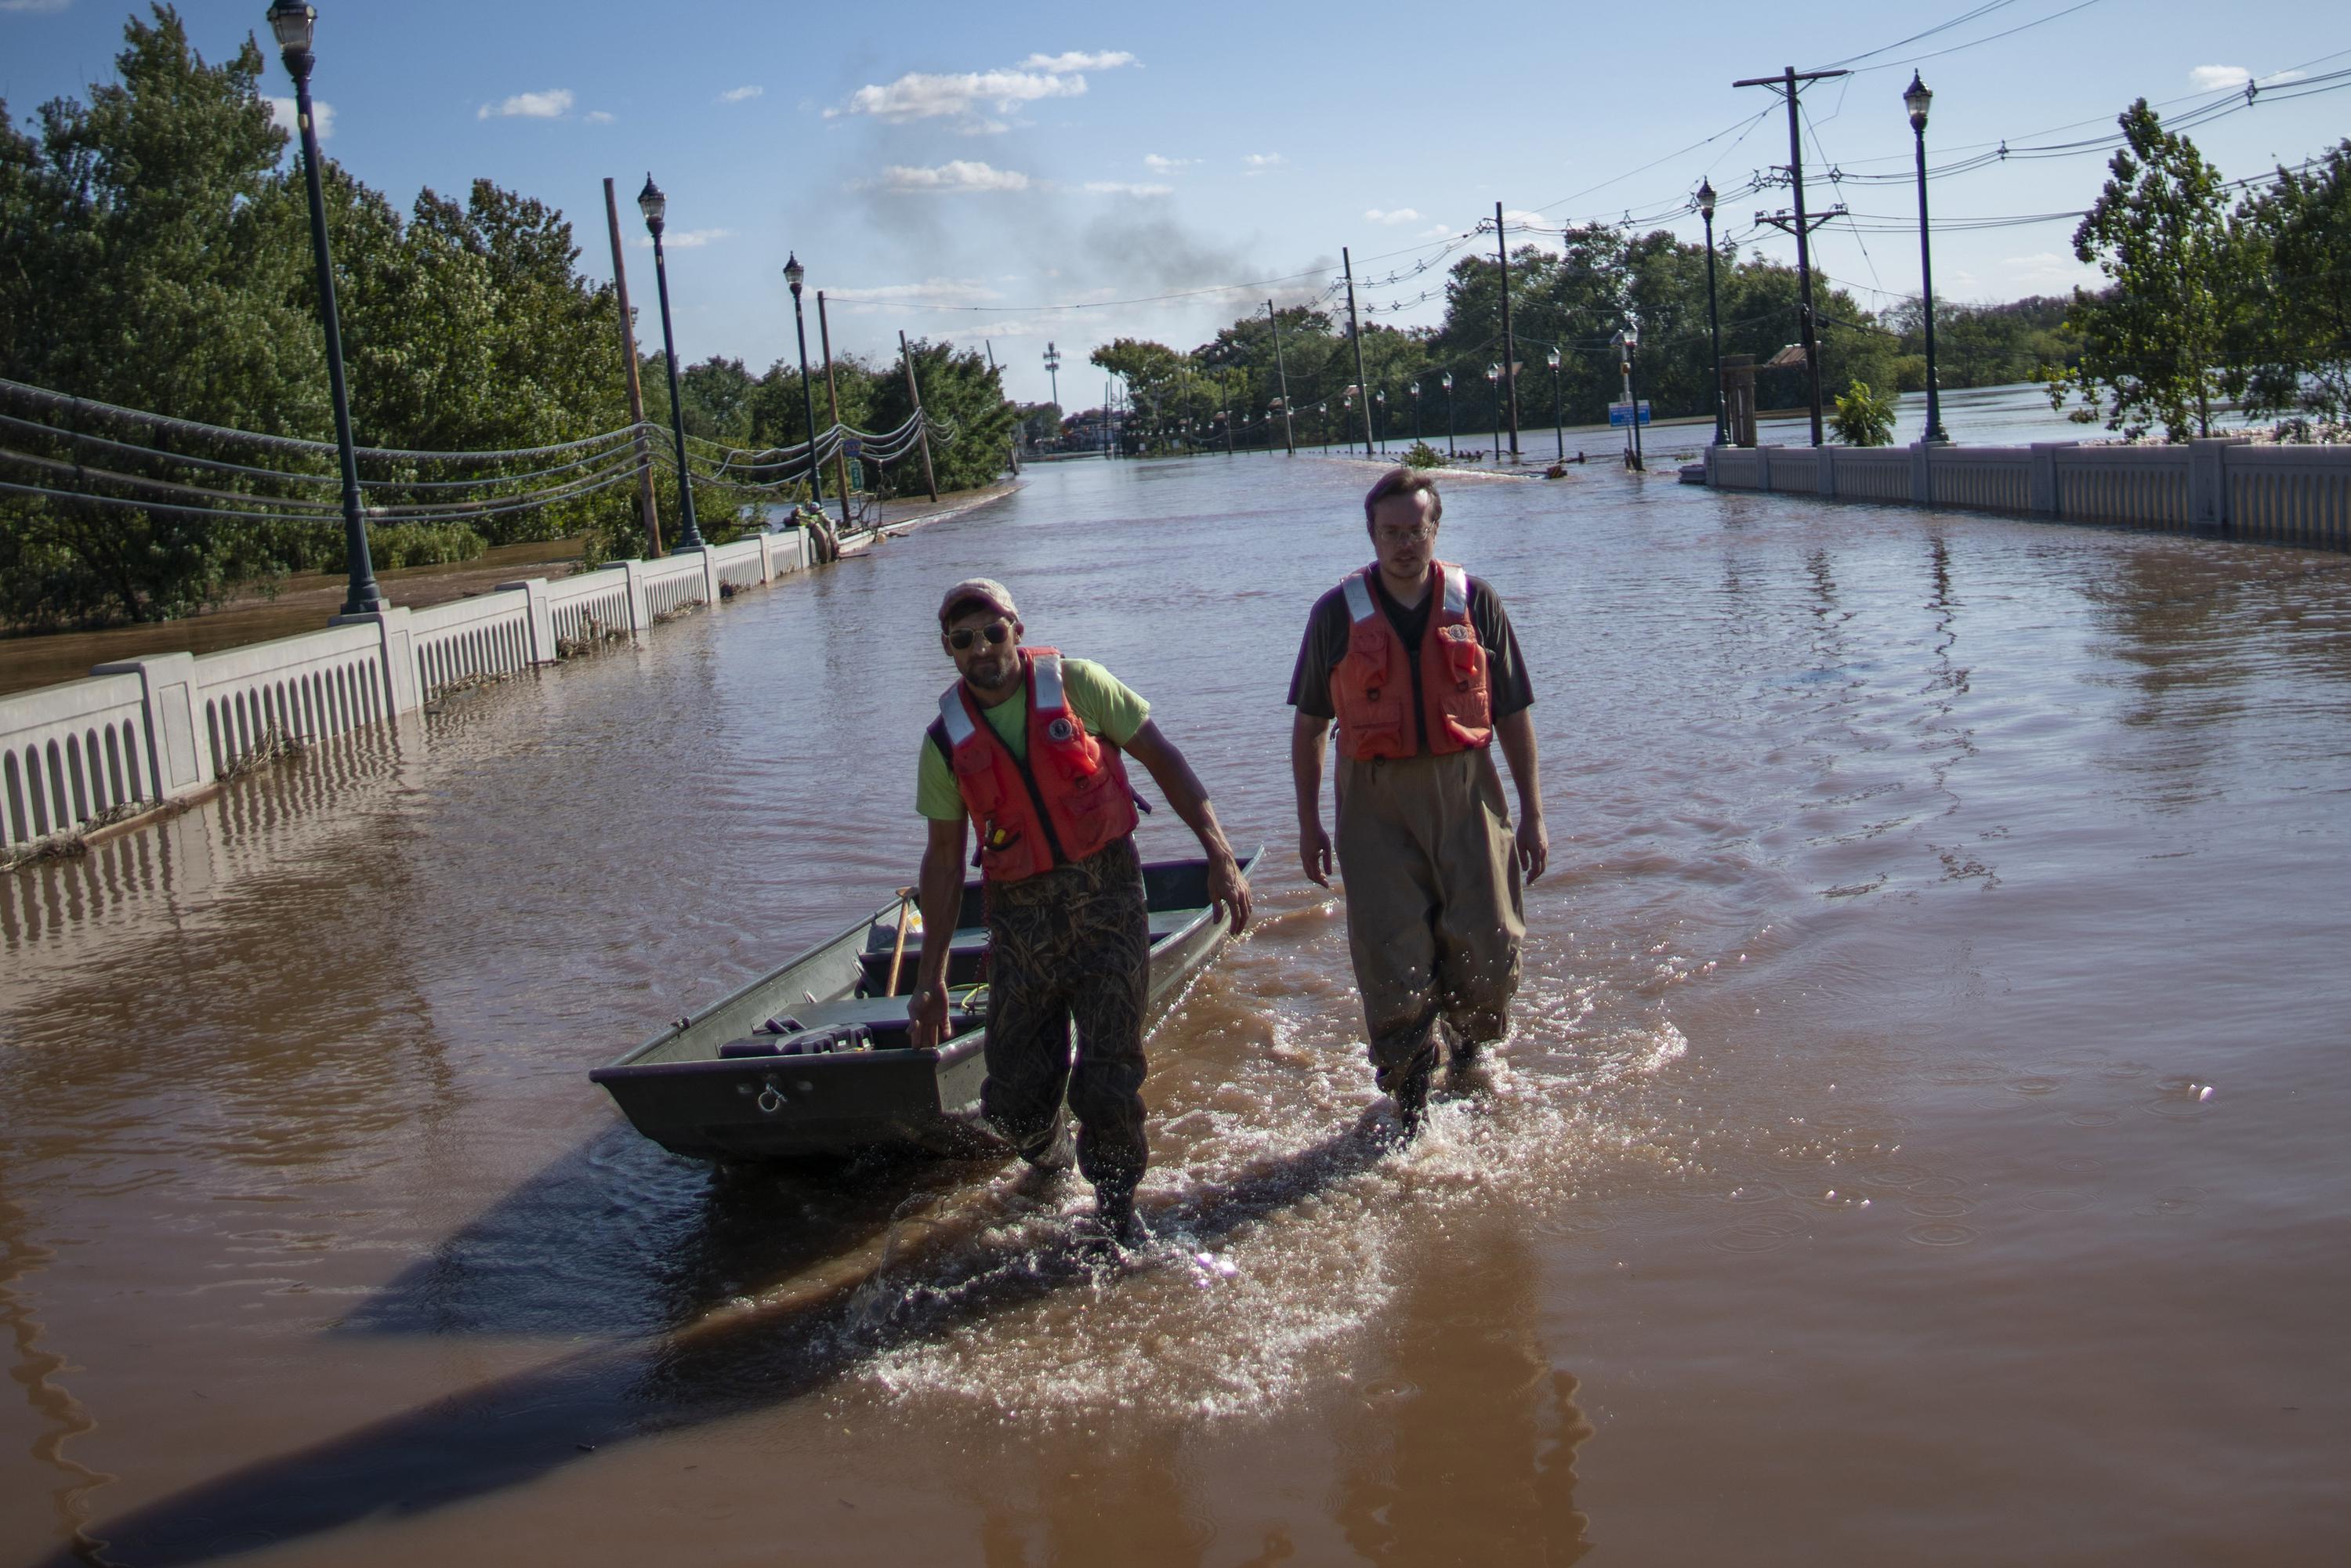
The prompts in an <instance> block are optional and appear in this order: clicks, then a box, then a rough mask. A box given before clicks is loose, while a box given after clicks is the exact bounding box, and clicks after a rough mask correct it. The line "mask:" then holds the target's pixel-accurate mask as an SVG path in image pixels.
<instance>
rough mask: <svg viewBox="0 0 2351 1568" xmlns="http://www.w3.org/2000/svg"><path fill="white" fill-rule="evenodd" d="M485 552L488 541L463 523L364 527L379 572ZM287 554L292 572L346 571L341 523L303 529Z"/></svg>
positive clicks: (347, 556) (346, 552) (346, 553)
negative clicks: (290, 558)
mask: <svg viewBox="0 0 2351 1568" xmlns="http://www.w3.org/2000/svg"><path fill="white" fill-rule="evenodd" d="M489 548H490V547H489V543H488V541H487V540H486V539H484V538H482V536H481V535H479V534H477V533H475V531H474V530H473V529H472V528H468V527H467V526H466V525H465V524H464V523H375V524H371V525H370V526H369V528H368V559H369V560H370V561H371V563H373V565H374V567H375V569H376V570H378V571H395V570H399V569H400V568H402V567H403V566H444V565H447V564H448V563H450V562H452V561H460V560H473V559H475V558H477V557H479V556H481V555H483V554H485V553H486V552H487V551H488V549H489ZM286 553H287V555H288V556H289V557H293V558H296V559H293V560H292V561H291V562H290V564H291V565H292V566H293V568H294V570H297V571H304V570H308V571H324V572H340V571H348V570H350V551H349V550H348V549H345V548H344V543H343V525H342V524H340V523H312V524H309V525H308V526H306V527H305V528H304V530H303V537H301V538H299V539H297V540H289V541H288V548H287V552H286Z"/></svg>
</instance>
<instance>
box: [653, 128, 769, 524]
mask: <svg viewBox="0 0 2351 1568" xmlns="http://www.w3.org/2000/svg"><path fill="white" fill-rule="evenodd" d="M637 211H639V212H641V213H643V214H645V230H646V232H647V233H649V234H651V235H653V280H654V282H655V283H656V284H658V285H659V286H660V288H661V308H662V358H663V359H664V360H665V361H668V363H669V428H670V434H672V435H673V436H674V437H675V438H676V440H677V510H678V515H679V516H680V517H684V519H685V531H684V533H682V534H680V535H679V536H678V540H677V548H678V549H702V548H703V540H702V529H701V528H700V527H699V526H697V525H696V524H695V520H694V478H693V476H692V475H691V474H690V473H689V472H688V471H687V469H686V466H685V405H684V403H683V402H679V401H678V395H677V342H676V340H675V339H674V338H673V337H672V336H671V335H670V329H669V264H668V263H667V262H666V261H664V259H663V258H662V242H661V239H662V229H663V227H664V223H663V219H664V216H665V215H666V214H668V212H669V198H668V197H667V196H664V195H663V194H662V191H661V187H660V186H659V185H656V184H654V183H653V176H652V175H651V174H647V175H646V176H645V188H644V189H643V190H642V191H639V192H638V193H637ZM800 358H801V360H802V361H803V362H805V361H806V360H807V358H808V356H807V355H806V354H805V353H803V354H802V355H801V356H800Z"/></svg>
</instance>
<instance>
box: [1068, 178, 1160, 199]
mask: <svg viewBox="0 0 2351 1568" xmlns="http://www.w3.org/2000/svg"><path fill="white" fill-rule="evenodd" d="M1085 189H1086V191H1087V192H1088V193H1090V194H1092V195H1096V196H1172V195H1174V194H1175V186H1173V185H1136V184H1130V183H1127V182H1126V181H1124V180H1089V181H1087V182H1086V183H1085Z"/></svg>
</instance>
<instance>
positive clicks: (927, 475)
mask: <svg viewBox="0 0 2351 1568" xmlns="http://www.w3.org/2000/svg"><path fill="white" fill-rule="evenodd" d="M898 361H899V363H901V364H903V365H904V366H905V367H906V396H907V398H908V400H909V401H911V402H913V403H914V439H915V440H917V441H919V442H921V443H922V445H923V487H924V488H925V489H926V490H928V491H930V493H931V499H932V500H934V501H935V500H937V499H938V498H939V477H938V475H937V473H936V472H935V470H933V468H932V467H931V421H930V417H929V416H928V415H927V414H925V413H923V389H922V388H921V387H919V386H917V385H915V384H914V350H912V349H910V348H908V347H907V346H906V334H905V333H904V332H903V331H902V332H900V333H899V334H898Z"/></svg>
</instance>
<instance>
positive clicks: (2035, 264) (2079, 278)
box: [2000, 250, 2098, 288]
mask: <svg viewBox="0 0 2351 1568" xmlns="http://www.w3.org/2000/svg"><path fill="white" fill-rule="evenodd" d="M2000 264H2001V267H2006V268H2007V269H2008V286H2009V287H2011V288H2054V287H2071V286H2072V285H2074V284H2076V283H2089V284H2095V283H2096V282H2097V280H2098V274H2097V271H2096V269H2095V268H2094V267H2088V266H2086V265H2085V264H2084V263H2083V262H2082V261H2081V260H2080V258H2078V257H2076V256H2074V254H2073V253H2072V252H2071V251H2059V250H2041V251H2035V252H2033V253H2032V255H2031V256H2002V257H2001V263H2000Z"/></svg>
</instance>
